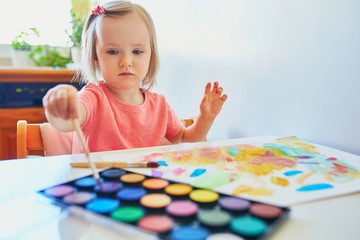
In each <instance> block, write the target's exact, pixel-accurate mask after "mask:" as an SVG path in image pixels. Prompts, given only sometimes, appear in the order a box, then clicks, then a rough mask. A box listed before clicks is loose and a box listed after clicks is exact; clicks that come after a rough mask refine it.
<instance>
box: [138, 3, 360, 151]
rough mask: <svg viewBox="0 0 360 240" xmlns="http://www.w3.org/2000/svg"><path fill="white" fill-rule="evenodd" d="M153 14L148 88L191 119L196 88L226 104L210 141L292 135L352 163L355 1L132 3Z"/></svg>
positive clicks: (358, 85)
mask: <svg viewBox="0 0 360 240" xmlns="http://www.w3.org/2000/svg"><path fill="white" fill-rule="evenodd" d="M135 2H139V3H140V4H141V5H143V6H144V7H145V8H146V9H148V11H149V12H150V14H151V15H152V16H153V19H154V22H155V25H156V27H157V34H158V43H159V50H160V55H161V70H160V73H159V77H158V87H157V88H156V89H155V90H156V91H158V92H162V93H164V94H165V95H166V97H167V98H168V101H169V102H170V104H171V105H172V107H173V108H174V109H175V111H176V112H177V113H178V115H179V117H181V118H186V117H189V116H193V115H197V114H198V112H199V110H198V109H199V103H200V100H201V97H202V94H203V88H204V86H205V84H206V82H208V81H219V82H220V83H221V85H222V86H223V87H224V89H225V92H226V93H227V94H228V95H229V98H228V100H227V102H226V104H225V106H224V107H223V110H222V112H221V114H220V116H219V117H218V119H217V120H216V122H215V124H214V126H213V128H212V130H211V133H210V134H209V139H210V140H215V139H225V138H236V137H250V136H259V135H275V136H279V137H285V136H291V135H296V136H298V137H300V138H301V139H303V140H306V141H310V142H313V143H318V144H322V145H326V146H329V147H334V148H337V149H340V150H343V151H347V152H350V153H355V154H358V155H360V126H359V124H360V121H359V120H360V106H359V103H360V1H358V0H302V1H289V0H272V1H265V0H264V1H248V0H224V1H217V0H216V1H215V0H197V1H192V0H177V1H168V0H154V1H145V0H144V1H135Z"/></svg>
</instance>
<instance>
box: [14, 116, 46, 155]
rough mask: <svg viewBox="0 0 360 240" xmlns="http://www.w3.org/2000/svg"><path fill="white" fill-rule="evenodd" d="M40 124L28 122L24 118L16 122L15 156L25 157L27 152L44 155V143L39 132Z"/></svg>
mask: <svg viewBox="0 0 360 240" xmlns="http://www.w3.org/2000/svg"><path fill="white" fill-rule="evenodd" d="M40 126H41V124H39V123H37V124H28V123H27V121H25V120H19V121H18V122H17V136H16V155H17V156H16V157H17V158H26V157H27V156H28V155H29V154H31V155H40V156H44V145H43V141H42V137H41V132H40Z"/></svg>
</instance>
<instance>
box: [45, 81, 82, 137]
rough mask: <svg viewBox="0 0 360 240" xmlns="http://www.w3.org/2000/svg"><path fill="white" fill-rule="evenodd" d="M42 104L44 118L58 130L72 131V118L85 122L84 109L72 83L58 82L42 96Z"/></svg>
mask: <svg viewBox="0 0 360 240" xmlns="http://www.w3.org/2000/svg"><path fill="white" fill-rule="evenodd" d="M43 106H44V108H45V114H46V118H47V119H48V121H49V122H50V123H51V125H53V126H54V127H55V128H56V129H58V130H59V131H63V132H69V131H74V130H75V126H73V123H72V121H71V119H72V118H78V119H79V123H80V125H81V124H83V123H84V122H85V118H86V109H85V107H84V105H82V104H80V101H79V98H78V95H77V89H76V88H75V87H74V86H72V85H68V84H60V85H58V86H56V87H54V88H52V89H50V90H49V91H48V92H47V93H46V95H45V96H44V98H43Z"/></svg>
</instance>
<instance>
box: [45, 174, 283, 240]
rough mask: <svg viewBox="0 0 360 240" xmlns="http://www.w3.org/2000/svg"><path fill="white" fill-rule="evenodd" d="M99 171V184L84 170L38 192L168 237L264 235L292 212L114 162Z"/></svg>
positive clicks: (59, 202) (209, 238) (212, 239)
mask: <svg viewBox="0 0 360 240" xmlns="http://www.w3.org/2000/svg"><path fill="white" fill-rule="evenodd" d="M100 176H101V182H102V186H101V187H100V186H99V185H97V183H96V181H95V179H94V178H93V177H92V176H85V177H83V178H79V179H76V180H73V181H70V182H66V183H63V184H59V185H56V186H53V187H50V188H47V189H43V190H40V191H39V192H38V193H40V194H41V195H43V196H45V197H46V198H48V199H51V200H52V202H53V203H55V204H57V205H60V206H62V207H75V208H76V209H77V211H82V212H84V213H90V214H91V215H93V216H99V217H101V218H102V219H103V220H104V219H105V221H106V222H107V223H111V224H112V225H116V224H120V225H121V226H126V227H129V228H134V229H136V230H139V231H141V232H144V233H150V234H152V236H154V239H166V240H186V239H199V240H201V239H204V240H205V239H207V240H216V239H221V240H224V239H266V238H267V237H268V236H269V235H270V234H271V233H272V232H273V231H274V230H275V229H276V228H277V227H278V226H279V225H280V224H281V223H282V222H283V221H284V220H285V219H286V218H287V216H288V214H289V212H290V209H289V208H284V207H278V206H274V205H269V204H263V203H260V202H256V201H251V200H247V199H243V198H238V197H233V196H229V195H225V194H220V193H217V192H214V191H212V190H208V189H199V188H194V187H191V186H190V185H188V184H184V183H180V182H176V181H172V180H166V179H162V178H154V177H149V176H145V175H141V174H138V173H133V172H130V171H126V170H123V169H118V168H111V169H107V170H104V171H102V172H100ZM103 222H104V221H103ZM108 225H109V224H108ZM109 226H110V225H109Z"/></svg>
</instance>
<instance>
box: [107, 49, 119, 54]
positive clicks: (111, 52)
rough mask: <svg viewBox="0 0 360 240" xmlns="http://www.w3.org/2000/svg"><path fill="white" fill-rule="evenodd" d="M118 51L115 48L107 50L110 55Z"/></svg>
mask: <svg viewBox="0 0 360 240" xmlns="http://www.w3.org/2000/svg"><path fill="white" fill-rule="evenodd" d="M118 52H119V51H116V50H109V51H107V53H109V54H111V55H114V54H117V53H118Z"/></svg>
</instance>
